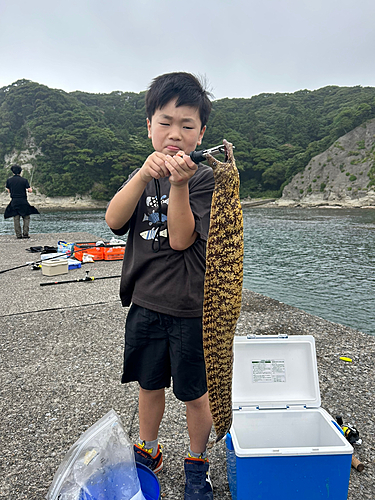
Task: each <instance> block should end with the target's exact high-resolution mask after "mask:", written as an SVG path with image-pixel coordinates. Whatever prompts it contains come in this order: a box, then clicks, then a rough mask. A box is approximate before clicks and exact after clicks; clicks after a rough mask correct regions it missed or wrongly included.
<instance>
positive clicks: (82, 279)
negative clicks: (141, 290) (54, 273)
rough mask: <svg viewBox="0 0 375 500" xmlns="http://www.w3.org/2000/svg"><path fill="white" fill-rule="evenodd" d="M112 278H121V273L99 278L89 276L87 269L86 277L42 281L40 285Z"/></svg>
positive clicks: (88, 281) (87, 281)
mask: <svg viewBox="0 0 375 500" xmlns="http://www.w3.org/2000/svg"><path fill="white" fill-rule="evenodd" d="M112 278H121V274H117V275H115V276H100V277H99V278H95V276H89V271H86V276H85V277H84V278H77V279H75V280H63V281H48V282H46V283H40V286H49V285H62V284H63V283H90V282H92V281H98V280H108V279H112Z"/></svg>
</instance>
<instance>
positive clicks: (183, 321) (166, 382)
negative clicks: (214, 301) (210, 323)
mask: <svg viewBox="0 0 375 500" xmlns="http://www.w3.org/2000/svg"><path fill="white" fill-rule="evenodd" d="M171 377H172V379H173V392H174V394H175V396H176V397H177V399H179V400H180V401H193V400H194V399H198V398H200V397H201V396H203V394H205V393H206V392H207V382H206V367H205V362H204V354H203V340H202V318H200V317H199V318H178V317H176V316H169V315H168V314H161V313H157V312H155V311H150V310H149V309H145V308H144V307H140V306H137V305H135V304H132V305H131V307H130V309H129V312H128V316H127V320H126V326H125V351H124V372H123V375H122V382H123V383H125V382H131V381H138V382H139V384H140V386H141V387H142V388H143V389H147V390H158V389H162V388H164V387H170V385H171Z"/></svg>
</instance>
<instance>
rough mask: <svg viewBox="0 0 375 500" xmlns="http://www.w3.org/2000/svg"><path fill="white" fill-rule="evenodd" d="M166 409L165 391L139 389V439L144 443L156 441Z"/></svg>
mask: <svg viewBox="0 0 375 500" xmlns="http://www.w3.org/2000/svg"><path fill="white" fill-rule="evenodd" d="M164 408H165V393H164V389H159V390H157V391H147V390H145V389H142V388H140V389H139V437H140V438H141V440H142V441H154V440H155V439H157V438H158V431H159V426H160V422H161V419H162V418H163V414H164Z"/></svg>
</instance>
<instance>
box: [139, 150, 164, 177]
mask: <svg viewBox="0 0 375 500" xmlns="http://www.w3.org/2000/svg"><path fill="white" fill-rule="evenodd" d="M165 159H166V156H165V154H163V153H159V152H158V151H154V152H153V153H152V154H150V156H148V157H147V158H146V161H145V162H144V164H143V165H142V168H141V169H140V171H139V175H140V176H141V179H142V180H143V181H144V182H146V183H148V182H150V180H151V179H160V178H161V177H168V176H169V170H168V169H167V167H166V166H165Z"/></svg>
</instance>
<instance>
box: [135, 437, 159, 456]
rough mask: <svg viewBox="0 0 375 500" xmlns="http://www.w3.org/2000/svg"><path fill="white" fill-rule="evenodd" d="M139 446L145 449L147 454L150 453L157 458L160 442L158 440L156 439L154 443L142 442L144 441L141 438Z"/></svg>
mask: <svg viewBox="0 0 375 500" xmlns="http://www.w3.org/2000/svg"><path fill="white" fill-rule="evenodd" d="M138 444H139V446H140V447H141V448H144V450H145V451H147V453H150V455H151V456H152V457H156V454H157V452H158V444H159V441H158V440H157V439H155V440H154V441H142V439H141V438H139V441H138Z"/></svg>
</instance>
